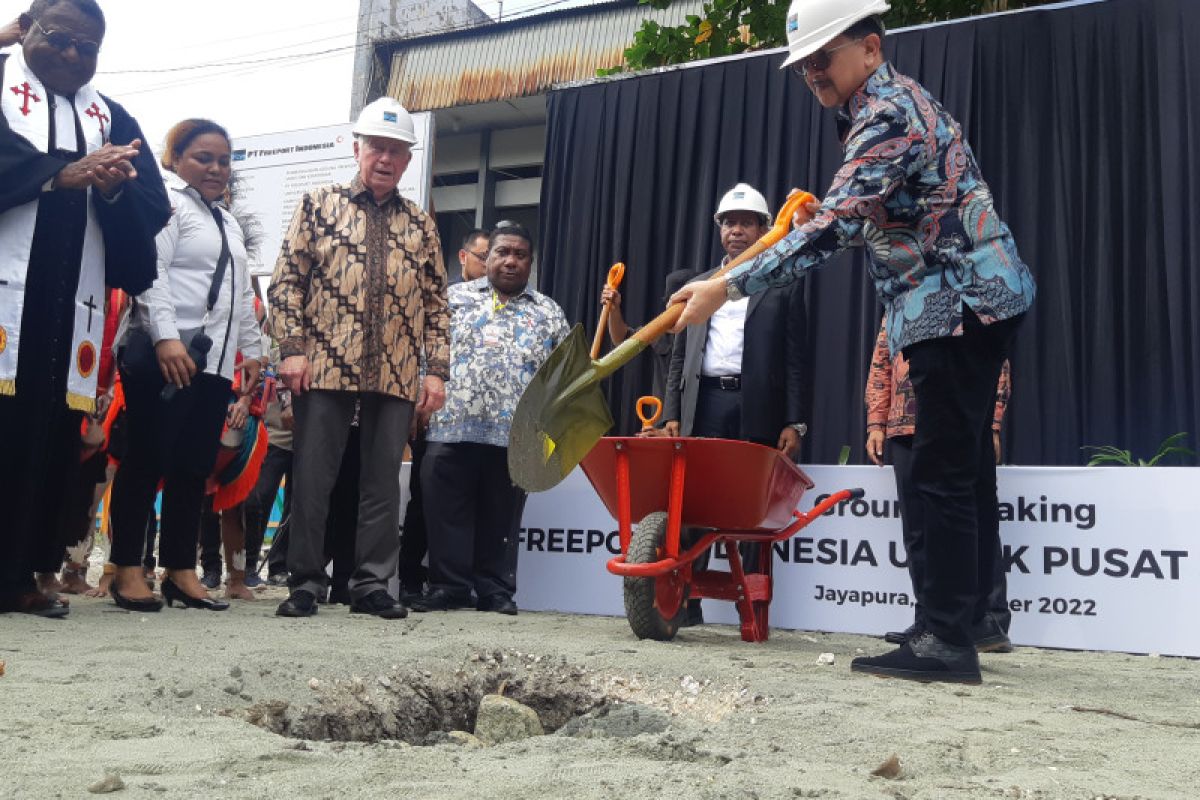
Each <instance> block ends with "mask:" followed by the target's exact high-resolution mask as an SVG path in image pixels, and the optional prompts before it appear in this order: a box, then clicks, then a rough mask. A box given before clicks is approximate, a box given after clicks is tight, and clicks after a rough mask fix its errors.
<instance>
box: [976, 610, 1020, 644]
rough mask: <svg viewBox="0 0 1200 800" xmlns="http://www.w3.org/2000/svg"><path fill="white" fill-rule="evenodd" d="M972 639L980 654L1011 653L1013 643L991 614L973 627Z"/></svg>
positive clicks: (986, 615)
mask: <svg viewBox="0 0 1200 800" xmlns="http://www.w3.org/2000/svg"><path fill="white" fill-rule="evenodd" d="M971 638H972V640H974V642H975V650H976V651H978V652H980V653H1011V652H1012V651H1013V644H1012V641H1011V640H1010V639H1009V638H1008V634H1007V633H1005V632H1004V628H1002V627H1000V623H999V622H997V621H996V618H995V617H993V616H992V615H991V614H985V615H984V617H983V619H981V620H979V622H976V623H975V624H974V625H973V626H971Z"/></svg>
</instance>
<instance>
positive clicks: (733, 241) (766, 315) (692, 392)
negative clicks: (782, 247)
mask: <svg viewBox="0 0 1200 800" xmlns="http://www.w3.org/2000/svg"><path fill="white" fill-rule="evenodd" d="M714 219H715V220H716V222H717V225H719V226H720V228H721V247H722V248H723V249H724V250H725V259H724V261H722V263H725V262H727V261H728V260H729V259H732V258H736V257H737V256H739V255H741V253H742V252H743V251H744V250H745V249H746V248H747V247H749V246H750V245H752V244H753V243H754V242H755V241H757V240H758V239H759V238H760V237H761V236H762V235H763V234H765V233H766V232H767V230H768V228H769V227H770V225H771V217H770V212H769V210H768V208H767V201H766V199H765V198H764V197H763V196H762V194H760V193H759V192H758V191H756V190H755V189H754V188H752V187H751V186H748V185H747V184H744V183H739V184H738V185H737V186H735V187H733V189H731V190H730V191H729V192H727V193H726V194H725V196H724V197H723V198H721V202H720V205H719V206H718V207H717V213H716V215H715V216H714ZM715 271H716V270H712V271H710V272H706V273H703V274H701V275H699V276H697V278H696V279H697V280H702V279H704V278H707V277H709V276H710V275H711V274H712V272H715ZM806 325H807V320H806V317H805V312H804V287H803V282H800V281H797V282H795V283H792V284H789V285H788V286H785V287H782V288H779V289H770V290H768V291H766V292H762V293H761V294H757V295H754V296H753V297H749V298H746V299H744V300H740V301H738V302H736V303H726V304H725V305H724V306H722V307H721V310H720V311H718V312H717V313H716V314H714V315H713V317H712V319H711V320H708V321H706V322H704V323H703V324H700V325H692V326H689V327H688V328H685V329H684V330H683V331H682V332H681V333H680V334H678V335H677V336H676V337H675V343H674V346H673V347H672V351H671V368H670V371H669V372H668V375H667V392H666V398H665V408H664V412H663V417H664V418H665V419H666V420H667V421H666V424H665V425H664V428H665V430H666V433H667V435H669V436H704V437H713V438H720V439H741V440H743V441H750V442H757V443H758V444H763V445H766V446H768V447H776V448H778V449H779V450H780V451H782V452H783V453H785V454H786V455H787V456H788V457H789V458H792V459H796V458H797V457H798V456H799V453H800V439H801V437H803V436H804V434H805V433H806V432H807V430H808V426H807V420H808V411H807V404H806V400H807V395H806V389H807V387H806V385H805V381H806V378H807V369H808V352H807V347H806V335H805V333H806ZM699 566H700V568H701V569H703V568H704V566H705V565H703V564H701V565H699ZM701 622H703V617H702V615H701V613H700V607H699V601H698V600H691V601H689V602H688V617H687V621H686V622H685V624H693V625H694V624H699V623H701Z"/></svg>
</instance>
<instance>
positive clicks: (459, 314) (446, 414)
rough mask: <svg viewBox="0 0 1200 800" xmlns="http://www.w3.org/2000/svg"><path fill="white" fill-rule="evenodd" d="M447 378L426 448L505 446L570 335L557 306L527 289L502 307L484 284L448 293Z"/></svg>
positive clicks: (473, 283)
mask: <svg viewBox="0 0 1200 800" xmlns="http://www.w3.org/2000/svg"><path fill="white" fill-rule="evenodd" d="M450 311H451V315H452V322H451V325H450V379H449V381H447V382H446V404H445V405H444V406H443V407H442V410H441V411H439V412H437V413H436V414H434V416H433V419H432V420H431V421H430V425H429V432H428V434H427V437H426V438H427V439H428V440H429V441H431V442H475V443H477V444H490V445H496V446H497V447H508V437H509V432H510V431H511V429H512V420H513V414H514V413H515V412H516V410H517V401H518V400H520V399H521V394H522V393H523V392H524V391H525V387H526V386H528V385H529V382H530V381H531V380H533V376H534V374H535V373H536V372H537V371H538V368H539V367H541V366H542V364H544V363H545V362H546V359H547V358H549V357H550V353H552V352H553V351H554V348H555V347H557V346H558V345H559V343H560V342H562V340H563V339H565V338H566V336H567V333H568V332H569V331H570V328H569V326H568V325H567V318H566V316H565V315H564V314H563V310H562V309H561V308H559V306H558V304H557V303H555V302H554V301H553V300H551V299H550V298H549V297H546V296H545V295H544V294H541V293H540V292H537V291H534V290H533V289H530V288H528V287H526V289H525V290H524V291H523V292H521V293H520V294H518V295H517V296H516V297H513V298H512V299H510V300H509V301H508V302H507V303H504V304H501V303H500V302H499V300H498V299H497V297H496V295H495V292H494V291H493V289H492V287H491V284H490V283H489V282H488V279H487V278H486V277H484V278H478V279H477V280H474V281H470V282H469V283H458V284H455V285H454V286H451V287H450Z"/></svg>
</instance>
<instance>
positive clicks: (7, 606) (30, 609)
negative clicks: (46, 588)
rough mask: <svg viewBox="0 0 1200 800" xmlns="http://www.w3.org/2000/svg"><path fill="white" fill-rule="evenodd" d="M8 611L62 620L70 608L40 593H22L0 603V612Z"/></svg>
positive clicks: (69, 611)
mask: <svg viewBox="0 0 1200 800" xmlns="http://www.w3.org/2000/svg"><path fill="white" fill-rule="evenodd" d="M9 611H11V612H14V613H17V614H32V615H33V616H35V617H44V618H46V619H62V618H63V617H65V616H66V615H67V614H69V613H71V607H70V606H69V605H68V604H66V603H64V602H63V601H62V600H59V599H57V598H52V597H46V595H44V594H42V593H41V592H22V593H21V594H18V595H16V596H15V597H12V598H9V599H8V600H6V601H4V602H3V603H0V612H9Z"/></svg>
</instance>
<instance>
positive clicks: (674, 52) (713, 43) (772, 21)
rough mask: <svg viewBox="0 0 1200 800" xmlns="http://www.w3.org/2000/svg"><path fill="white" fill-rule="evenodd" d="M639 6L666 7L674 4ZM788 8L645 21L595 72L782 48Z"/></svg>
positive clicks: (772, 5) (1016, 1)
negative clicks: (615, 58)
mask: <svg viewBox="0 0 1200 800" xmlns="http://www.w3.org/2000/svg"><path fill="white" fill-rule="evenodd" d="M639 2H640V3H641V4H642V5H646V6H650V7H651V8H657V9H664V8H668V7H669V6H670V5H671V2H672V0H639ZM1046 2H1050V0H892V10H891V11H890V12H889V13H888V14H887V16H886V17H884V21H885V22H886V23H887V25H888V27H889V28H896V27H901V26H904V25H913V24H916V23H920V22H934V21H937V20H945V19H955V18H957V17H966V16H971V15H974V14H981V13H985V12H989V11H997V10H1004V9H1007V8H1017V7H1020V6H1032V5H1041V4H1043V3H1046ZM788 5H789V0H707V2H705V3H704V7H703V11H704V13H703V15H696V14H689V15H688V16H687V19H686V22H685V23H684V24H683V25H676V26H663V25H659V24H658V23H657V22H654V21H653V20H645V21H644V22H643V23H642V27H641V29H640V30H638V31H637V32H636V33H635V34H634V36H633V43H632V44H631V45H630V46H629V47H628V48H627V49H626V50H625V63H624V64H621V65H618V66H616V67H613V68H612V69H601V70H597V74H599V75H612V74H615V73H618V72H624V71H625V70H633V71H636V70H643V69H652V68H654V67H662V66H667V65H669V64H682V63H684V62H687V61H695V60H697V59H702V58H715V57H717V56H727V55H734V54H737V53H744V52H747V51H750V50H761V49H765V48H771V47H780V46H782V45H786V44H787V34H786V32H785V30H784V23H785V21H786V19H787V12H788Z"/></svg>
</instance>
